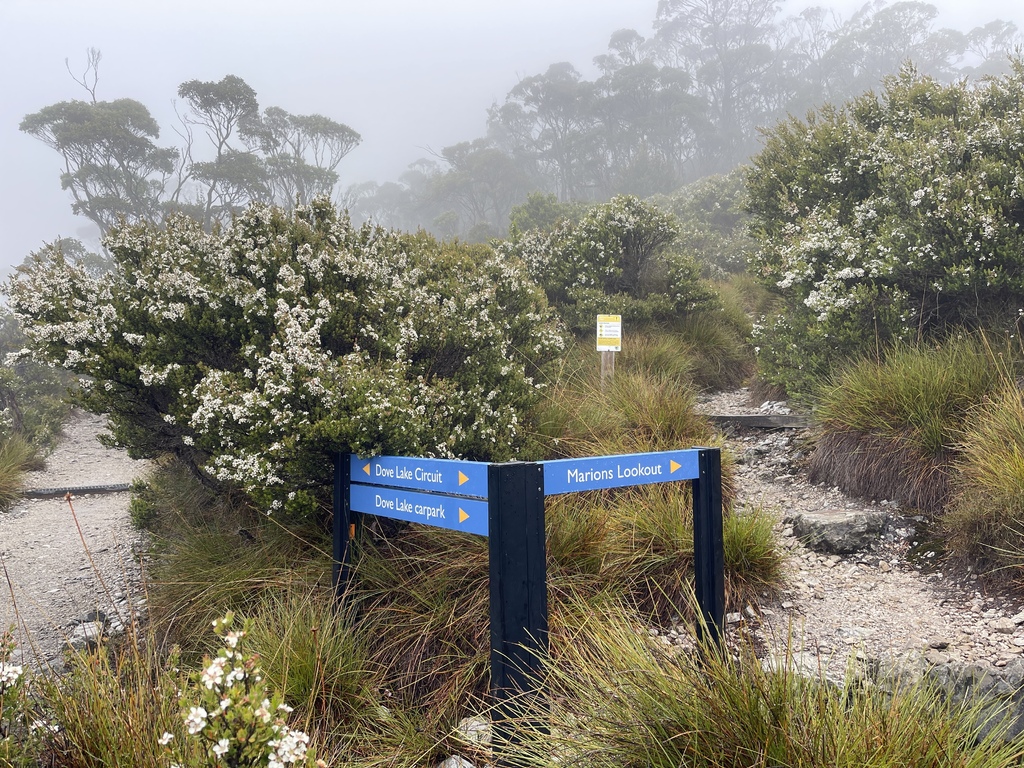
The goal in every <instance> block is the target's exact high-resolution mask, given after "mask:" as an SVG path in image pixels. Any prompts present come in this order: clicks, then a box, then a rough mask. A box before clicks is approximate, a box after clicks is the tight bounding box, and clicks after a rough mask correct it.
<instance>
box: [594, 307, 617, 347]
mask: <svg viewBox="0 0 1024 768" xmlns="http://www.w3.org/2000/svg"><path fill="white" fill-rule="evenodd" d="M597 351H598V352H621V351H622V315H598V316H597Z"/></svg>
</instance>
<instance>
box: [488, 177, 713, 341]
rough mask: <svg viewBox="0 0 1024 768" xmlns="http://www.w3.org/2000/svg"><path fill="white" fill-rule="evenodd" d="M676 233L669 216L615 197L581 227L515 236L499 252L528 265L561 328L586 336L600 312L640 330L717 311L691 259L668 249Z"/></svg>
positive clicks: (568, 224) (565, 225)
mask: <svg viewBox="0 0 1024 768" xmlns="http://www.w3.org/2000/svg"><path fill="white" fill-rule="evenodd" d="M677 234H678V229H677V226H676V224H675V223H674V221H673V220H672V217H671V216H670V215H669V214H666V213H664V212H663V211H661V210H659V209H658V208H657V207H655V206H653V205H650V204H649V203H645V202H643V201H641V200H639V199H638V198H636V197H632V196H619V197H616V198H613V199H612V200H611V201H610V202H608V203H604V204H602V205H598V206H595V207H594V208H592V209H591V210H589V211H588V212H587V213H586V214H585V215H584V216H583V217H582V218H581V219H580V220H579V221H578V222H576V221H572V220H570V219H563V220H562V221H561V222H560V223H559V224H557V225H556V226H555V227H554V228H553V229H551V230H550V231H542V230H530V231H527V232H523V233H521V234H515V235H514V236H513V238H512V239H511V240H509V241H508V242H507V243H505V244H503V246H502V252H503V253H504V254H505V255H506V256H507V257H509V258H513V259H517V260H519V259H521V260H522V261H523V262H525V263H526V265H527V268H528V269H529V272H530V274H531V276H532V277H533V278H534V279H535V280H536V281H537V282H538V283H539V284H540V285H541V286H542V287H543V288H544V291H545V292H546V294H547V297H548V301H549V302H550V303H551V304H552V306H554V307H555V308H556V309H557V310H558V312H559V314H560V315H561V316H562V318H563V320H565V322H566V324H567V325H568V326H569V327H570V328H572V329H573V331H575V332H576V333H578V334H585V333H588V332H590V331H591V330H592V329H593V327H594V322H595V319H596V317H597V315H598V314H608V313H612V314H619V315H622V319H623V322H625V323H628V324H629V325H630V326H631V327H633V328H637V327H643V326H645V325H650V324H657V323H665V322H674V321H675V320H676V319H678V318H679V317H680V316H681V315H683V314H685V313H687V312H693V311H697V310H700V309H704V308H708V307H712V306H714V293H713V292H712V291H711V290H710V289H709V288H708V287H707V286H706V285H704V284H703V283H702V282H701V281H700V279H699V278H700V268H699V266H698V265H697V262H696V261H695V260H694V259H693V257H692V256H689V255H683V254H680V253H675V252H673V251H671V250H669V249H668V247H667V246H668V245H669V243H671V242H672V241H673V239H674V238H675V237H676V235H677Z"/></svg>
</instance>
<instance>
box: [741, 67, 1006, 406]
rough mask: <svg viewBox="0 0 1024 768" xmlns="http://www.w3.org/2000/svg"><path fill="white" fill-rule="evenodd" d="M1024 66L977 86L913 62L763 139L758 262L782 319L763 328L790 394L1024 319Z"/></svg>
mask: <svg viewBox="0 0 1024 768" xmlns="http://www.w3.org/2000/svg"><path fill="white" fill-rule="evenodd" d="M1022 149H1024V64H1022V62H1021V61H1015V62H1014V63H1013V71H1012V72H1011V73H1010V74H1009V75H1006V76H1004V77H1000V78H995V79H991V80H985V81H982V82H981V83H978V84H969V83H966V82H960V83H955V84H953V85H948V86H946V85H941V84H940V83H938V82H936V81H935V80H932V79H930V78H927V77H921V76H919V75H917V74H916V73H915V72H913V71H911V70H909V69H907V70H904V71H903V72H902V73H901V74H900V75H899V76H896V77H893V78H890V79H889V80H887V81H886V83H885V87H884V89H883V90H882V91H881V92H880V93H878V94H875V93H868V94H865V95H864V96H861V97H859V98H857V99H855V100H854V101H852V102H851V103H849V104H847V105H846V106H844V107H842V108H823V109H821V110H819V111H818V112H817V113H814V114H812V115H810V116H809V117H808V119H807V120H806V121H801V120H795V119H793V120H790V121H788V122H786V123H783V124H781V125H779V126H777V127H776V128H774V129H772V130H771V131H770V132H769V133H768V138H767V141H766V143H765V147H764V150H763V151H762V152H761V153H760V154H759V155H758V156H757V157H756V158H755V159H754V162H753V167H752V169H751V170H750V172H749V174H748V189H749V192H750V205H751V208H752V210H753V213H754V214H755V216H756V225H755V227H756V231H757V234H758V236H759V238H760V240H761V248H760V250H759V252H758V253H757V255H756V256H755V257H754V259H753V267H754V269H755V270H756V271H757V273H758V274H759V275H760V276H761V277H762V278H763V279H764V280H765V281H767V283H768V284H769V285H771V286H772V287H774V288H775V289H776V290H777V291H779V292H780V294H781V296H782V298H783V302H784V310H783V311H781V312H779V313H778V314H777V315H775V316H773V317H767V318H764V319H763V321H762V322H761V323H760V324H759V327H758V329H757V331H756V335H757V338H756V340H755V343H756V344H758V345H759V347H760V362H761V375H762V377H763V378H764V379H765V380H767V381H768V382H769V383H773V384H778V385H782V386H784V387H786V388H788V389H790V390H791V392H798V391H807V390H808V389H810V388H811V387H812V386H813V384H814V382H815V380H817V379H819V378H820V377H821V376H822V375H823V374H825V373H827V372H828V371H829V369H830V368H831V367H832V366H833V365H834V364H836V363H837V362H841V361H843V360H845V359H847V358H850V357H852V356H856V355H861V354H864V353H867V352H872V353H873V352H875V351H876V350H877V349H879V348H882V347H885V346H886V345H887V344H889V343H891V342H893V341H896V340H912V339H917V338H923V339H933V338H942V337H943V336H944V335H945V334H947V333H948V332H949V331H950V330H951V329H954V328H960V327H967V328H979V327H980V328H987V329H990V330H999V331H1005V330H1010V329H1013V328H1014V326H1015V324H1017V323H1019V322H1020V317H1021V313H1022V310H1024V232H1022V230H1021V226H1022V224H1024V152H1022Z"/></svg>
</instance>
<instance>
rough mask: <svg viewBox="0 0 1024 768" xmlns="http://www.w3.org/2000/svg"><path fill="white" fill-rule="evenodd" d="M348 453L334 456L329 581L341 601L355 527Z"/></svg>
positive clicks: (346, 580) (335, 595) (337, 598)
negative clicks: (332, 538) (331, 552)
mask: <svg viewBox="0 0 1024 768" xmlns="http://www.w3.org/2000/svg"><path fill="white" fill-rule="evenodd" d="M350 464H351V458H350V454H348V453H338V454H335V456H334V530H333V533H334V553H333V556H334V563H333V565H332V567H331V583H332V584H333V585H334V598H335V600H337V601H338V602H341V599H342V597H343V596H344V594H345V590H346V589H347V588H348V575H349V562H350V560H351V558H352V547H351V546H350V544H351V539H352V534H353V528H354V527H355V516H354V513H353V512H352V508H351V507H350V506H349V503H350V502H349V498H350V495H349V465H350Z"/></svg>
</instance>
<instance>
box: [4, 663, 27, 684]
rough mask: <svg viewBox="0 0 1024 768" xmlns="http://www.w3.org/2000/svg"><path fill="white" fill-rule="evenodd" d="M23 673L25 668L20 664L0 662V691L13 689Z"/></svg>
mask: <svg viewBox="0 0 1024 768" xmlns="http://www.w3.org/2000/svg"><path fill="white" fill-rule="evenodd" d="M24 672H25V668H24V667H23V666H21V665H20V664H11V663H9V662H6V661H3V662H0V689H2V688H13V687H14V685H15V683H17V682H18V680H19V679H20V678H21V676H22V674H24Z"/></svg>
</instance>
